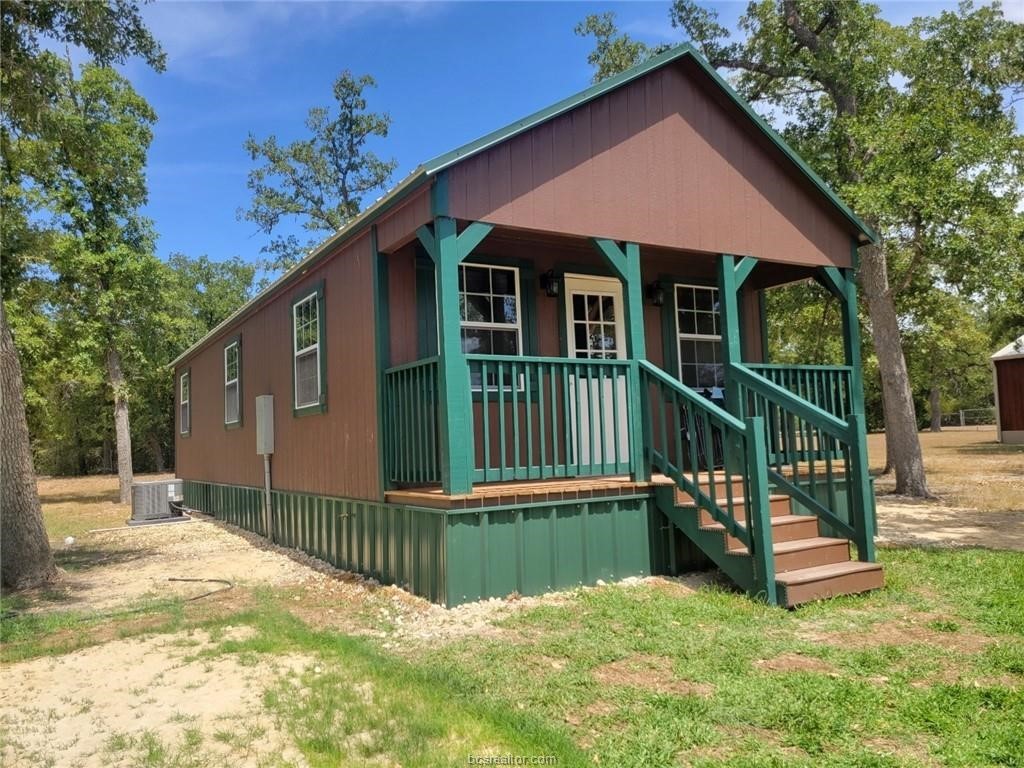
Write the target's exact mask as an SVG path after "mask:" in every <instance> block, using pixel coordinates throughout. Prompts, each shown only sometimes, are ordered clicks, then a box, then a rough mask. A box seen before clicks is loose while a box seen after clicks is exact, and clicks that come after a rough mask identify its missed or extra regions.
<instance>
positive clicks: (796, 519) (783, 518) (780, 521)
mask: <svg viewBox="0 0 1024 768" xmlns="http://www.w3.org/2000/svg"><path fill="white" fill-rule="evenodd" d="M817 519H818V518H816V517H811V516H810V515H775V516H774V517H772V518H771V521H772V525H798V524H799V523H804V522H807V521H808V520H814V521H817ZM701 528H703V529H705V530H708V531H724V530H725V526H724V525H723V524H722V523H718V522H715V523H706V524H705V525H702V526H701ZM797 541H806V539H797Z"/></svg>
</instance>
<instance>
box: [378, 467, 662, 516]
mask: <svg viewBox="0 0 1024 768" xmlns="http://www.w3.org/2000/svg"><path fill="white" fill-rule="evenodd" d="M674 484H675V483H674V482H673V481H672V479H671V478H669V477H667V476H665V475H662V474H657V473H656V474H654V475H652V476H651V479H650V480H649V481H646V482H636V481H635V480H633V479H632V478H630V477H629V475H616V476H611V477H608V476H605V477H585V478H569V479H565V478H560V479H552V480H523V481H517V482H508V483H486V484H483V483H481V484H479V485H475V486H474V487H473V492H472V493H466V494H451V495H445V493H444V492H443V491H442V490H441V488H439V487H436V486H428V487H423V488H405V489H401V490H393V491H388V492H387V493H386V494H385V497H384V498H385V501H387V503H389V504H401V505H405V506H413V507H430V508H432V509H476V508H481V507H492V506H511V505H515V504H535V503H543V502H545V501H574V500H576V499H579V500H581V501H585V500H587V499H600V498H605V497H610V496H629V495H632V494H636V493H647V492H648V491H650V490H651V488H653V487H654V486H657V485H674Z"/></svg>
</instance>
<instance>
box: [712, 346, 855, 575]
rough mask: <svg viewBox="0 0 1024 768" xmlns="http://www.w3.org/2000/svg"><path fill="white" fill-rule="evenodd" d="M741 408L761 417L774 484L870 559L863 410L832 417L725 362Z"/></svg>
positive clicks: (745, 368)
mask: <svg viewBox="0 0 1024 768" xmlns="http://www.w3.org/2000/svg"><path fill="white" fill-rule="evenodd" d="M726 379H727V382H728V385H729V386H733V387H736V391H737V394H738V402H739V404H740V407H741V408H742V409H744V412H745V413H747V414H749V415H752V416H755V417H759V418H761V419H762V420H763V421H762V428H763V429H764V430H765V437H766V441H767V444H768V445H769V446H775V447H776V449H775V450H773V451H772V450H771V449H769V450H770V453H769V456H768V460H769V468H768V477H769V480H770V481H771V482H772V484H773V485H775V486H776V487H778V488H780V489H782V490H783V492H785V493H787V494H789V495H790V497H791V498H792V499H793V500H794V501H795V502H797V503H798V504H800V505H802V506H803V507H805V508H806V509H808V510H809V511H811V512H812V513H813V514H816V515H817V516H818V517H819V518H820V519H821V520H822V521H824V522H825V523H827V524H829V525H830V526H832V528H833V529H835V530H837V531H838V532H840V533H842V534H843V535H844V536H847V537H848V538H850V539H852V540H853V541H854V542H855V543H856V544H857V550H858V556H859V557H860V559H861V560H864V561H868V562H873V561H874V559H875V554H874V540H873V522H872V509H873V506H872V500H871V484H870V482H871V481H870V476H869V474H868V463H867V446H866V444H865V441H864V439H863V438H864V415H863V414H862V413H857V412H856V411H857V409H856V407H854V412H852V413H849V414H846V415H845V416H844V417H839V416H836V415H834V414H832V413H829V412H828V411H826V410H824V409H823V408H821V407H820V406H819V405H817V404H815V403H813V402H811V401H810V400H809V399H805V398H804V397H801V396H799V395H797V394H795V393H793V392H791V391H790V390H789V389H787V388H785V387H783V386H780V385H779V384H777V383H776V382H774V381H772V380H770V379H769V378H768V377H766V376H763V375H761V373H760V372H757V371H754V370H752V369H751V368H750V367H748V366H746V365H744V364H741V363H731V364H730V365H729V367H728V371H727V376H726Z"/></svg>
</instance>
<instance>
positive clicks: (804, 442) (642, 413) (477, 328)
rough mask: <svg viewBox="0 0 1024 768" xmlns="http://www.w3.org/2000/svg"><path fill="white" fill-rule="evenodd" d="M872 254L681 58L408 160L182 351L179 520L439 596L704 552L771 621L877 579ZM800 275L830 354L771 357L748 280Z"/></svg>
mask: <svg viewBox="0 0 1024 768" xmlns="http://www.w3.org/2000/svg"><path fill="white" fill-rule="evenodd" d="M875 237H876V236H875V234H874V233H873V232H872V231H871V230H870V229H869V228H868V227H867V226H866V225H865V224H864V223H863V222H861V221H860V219H858V218H857V216H856V215H855V214H854V213H853V212H852V211H851V210H850V208H849V207H847V206H846V205H845V204H844V203H843V202H842V201H841V200H840V199H839V198H838V197H837V196H836V195H835V193H834V192H832V191H831V190H830V189H829V188H828V187H827V186H826V184H825V183H824V182H823V181H822V180H821V179H820V178H819V177H818V176H817V175H816V174H815V173H814V171H813V170H811V168H810V167H808V165H807V164H806V163H805V162H803V161H802V160H801V159H800V157H798V156H797V154H796V153H795V152H794V151H793V150H792V149H791V148H790V147H788V146H787V145H786V143H785V142H784V141H783V140H782V139H781V137H780V136H779V135H778V134H777V133H775V131H773V130H772V129H771V128H770V127H769V126H768V125H767V124H766V123H765V122H764V121H763V120H762V119H761V118H759V117H758V116H757V114H756V113H755V112H754V111H753V110H752V109H751V108H750V106H749V105H748V104H746V103H745V102H744V101H743V100H742V99H741V98H740V97H739V96H738V95H737V94H736V93H735V92H734V91H733V90H732V89H731V88H730V87H729V86H728V84H727V83H726V82H725V81H724V80H723V79H722V78H721V77H720V76H719V74H718V73H717V72H716V71H715V70H714V69H713V68H712V67H710V66H709V65H708V63H707V62H706V61H705V60H704V59H703V58H702V57H701V56H700V55H699V54H698V53H697V52H696V51H695V50H694V49H692V48H691V47H689V46H680V47H677V48H674V49H671V50H669V51H667V52H665V53H662V54H660V55H658V56H656V57H654V58H652V59H650V60H649V61H647V62H645V63H643V64H641V65H639V66H637V67H634V68H632V69H630V70H628V71H626V72H623V73H621V74H619V75H617V76H614V77H611V78H609V79H607V80H605V81H603V82H601V83H599V84H597V85H595V86H593V87H590V88H588V89H586V90H585V91H582V92H581V93H578V94H576V95H574V96H571V97H569V98H567V99H564V100H563V101H560V102H558V103H557V104H553V105H551V106H550V107H548V108H546V109H543V110H541V111H540V112H537V113H535V114H533V115H530V116H528V117H525V118H523V119H522V120H519V121H517V122H515V123H513V124H511V125H509V126H506V127H504V128H501V129H499V130H497V131H495V132H493V133H491V134H488V135H486V136H484V137H482V138H480V139H479V140H477V141H474V142H472V143H470V144H467V145H465V146H462V147H459V148H458V149H455V150H453V151H451V152H447V153H445V154H443V155H440V156H439V157H436V158H434V159H432V160H430V161H428V162H427V163H424V164H423V165H421V166H419V167H418V168H417V169H416V170H415V171H413V172H412V173H411V174H410V175H409V176H408V177H407V178H405V179H404V180H403V181H402V182H401V183H399V184H398V185H397V186H396V187H395V188H394V189H392V190H391V191H390V192H389V193H388V194H386V195H385V196H384V197H382V198H381V199H380V200H378V201H377V202H376V203H374V204H373V205H371V206H370V207H369V208H367V209H366V210H365V211H364V212H363V213H362V214H361V215H359V216H358V217H357V218H355V219H354V220H353V221H351V222H350V223H349V224H348V225H347V226H345V227H344V228H343V229H342V230H340V231H339V232H338V233H337V234H335V235H334V236H333V237H331V238H329V239H328V240H327V241H325V242H324V243H322V244H321V245H320V246H319V247H317V248H316V249H315V250H314V251H313V252H311V253H310V254H309V255H308V256H307V257H306V258H305V259H304V260H303V261H302V262H301V263H300V264H298V265H297V266H296V267H294V268H293V269H291V270H290V271H288V272H287V273H286V274H284V275H283V276H282V277H281V278H280V279H278V280H277V281H276V282H275V283H273V284H272V285H271V286H269V287H268V288H267V289H266V290H264V291H263V292H262V293H261V294H259V295H258V296H257V297H255V298H254V299H253V300H251V301H250V302H248V303H247V304H245V305H244V306H242V307H240V308H239V309H238V311H236V312H235V313H234V314H232V315H231V316H230V317H229V318H227V319H226V320H225V321H224V322H223V323H221V324H220V325H219V326H218V327H217V328H215V329H214V330H213V331H211V332H210V333H209V334H208V335H207V336H206V337H205V338H203V339H202V340H201V341H199V342H198V343H196V344H195V345H193V346H192V347H190V348H189V349H187V350H186V351H185V352H184V353H182V354H181V356H180V357H178V359H177V360H175V361H174V370H175V377H176V392H177V401H176V430H175V431H176V434H177V442H176V448H177V474H178V476H179V477H180V478H181V479H182V480H183V481H184V483H183V484H184V494H185V499H186V505H187V506H188V507H190V508H192V509H195V510H200V511H203V512H206V513H209V514H212V515H215V516H216V517H218V518H221V519H224V520H226V521H229V522H231V523H234V524H237V525H241V526H243V527H246V528H248V529H250V530H253V531H256V532H258V533H260V534H262V535H268V536H270V537H272V538H273V540H274V541H276V542H278V543H280V544H283V545H286V546H290V547H298V548H301V549H303V550H305V551H306V552H309V553H311V554H313V555H315V556H317V557H320V558H322V559H324V560H327V561H329V562H331V563H333V564H335V565H336V566H338V567H340V568H344V569H350V570H353V571H357V572H360V573H363V574H367V575H370V576H372V577H375V578H376V579H378V580H380V581H382V582H386V583H394V584H398V585H401V586H403V587H405V588H407V589H409V590H410V591H412V592H415V593H416V594H419V595H423V596H425V597H427V598H429V599H430V600H433V601H435V602H438V603H441V604H443V605H448V606H453V605H457V604H459V603H463V602H467V601H473V600H478V599H481V598H487V597H492V596H499V597H503V596H506V595H509V594H513V593H518V594H537V593H541V592H545V591H548V590H556V589H564V588H568V587H573V586H575V585H580V584H593V583H595V582H597V581H598V580H604V581H611V580H616V579H621V578H623V577H627V576H635V575H647V574H654V573H661V574H671V573H678V572H681V571H684V570H687V569H692V568H694V567H699V566H702V565H706V564H709V563H713V564H715V565H717V566H718V567H719V568H721V569H722V571H724V572H725V573H726V574H727V575H728V576H729V577H730V578H731V579H733V580H734V581H735V582H736V584H737V585H739V586H740V587H741V588H742V589H744V590H746V591H747V592H749V593H750V594H751V595H756V596H760V597H761V598H762V599H766V600H767V601H769V602H770V603H773V604H782V605H790V606H791V605H796V604H798V603H801V602H806V601H809V600H814V599H817V598H821V597H824V596H829V595H837V594H845V593H854V592H861V591H865V590H868V589H873V588H877V587H880V586H881V585H882V578H883V576H882V570H881V567H880V566H879V565H878V564H877V563H875V552H874V543H873V538H872V531H873V524H874V519H873V515H874V506H873V496H872V493H871V486H870V478H869V476H868V471H867V456H866V449H865V438H864V405H863V386H862V381H861V361H860V343H859V330H858V324H857V289H856V282H855V273H856V269H857V259H858V247H859V246H861V245H863V244H866V243H869V242H872V241H874V240H875ZM809 278H813V279H816V280H818V281H819V282H820V283H821V284H822V285H824V286H825V287H826V288H827V289H828V291H830V292H831V294H832V295H833V296H834V297H835V299H836V300H837V301H838V303H839V306H840V307H841V312H842V318H843V342H844V348H845V364H844V365H835V366H817V365H778V364H772V363H770V362H769V361H768V360H767V359H766V352H765V349H766V343H765V338H766V337H765V334H766V331H765V327H764V317H765V313H764V306H763V294H764V291H765V290H766V289H768V288H770V287H772V286H777V285H782V284H786V283H791V282H794V281H799V280H807V279H809ZM265 396H272V399H270V398H267V397H265ZM271 436H272V439H271ZM851 542H852V543H853V544H854V545H855V548H856V559H851V546H850V545H851Z"/></svg>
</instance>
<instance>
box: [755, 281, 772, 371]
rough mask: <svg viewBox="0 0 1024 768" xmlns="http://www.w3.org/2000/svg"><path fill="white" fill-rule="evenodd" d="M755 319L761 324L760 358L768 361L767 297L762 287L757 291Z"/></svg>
mask: <svg viewBox="0 0 1024 768" xmlns="http://www.w3.org/2000/svg"><path fill="white" fill-rule="evenodd" d="M757 319H758V322H759V323H760V325H761V360H762V362H763V363H764V364H767V363H768V362H769V355H768V299H767V296H766V294H765V291H764V289H760V290H758V292H757Z"/></svg>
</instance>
